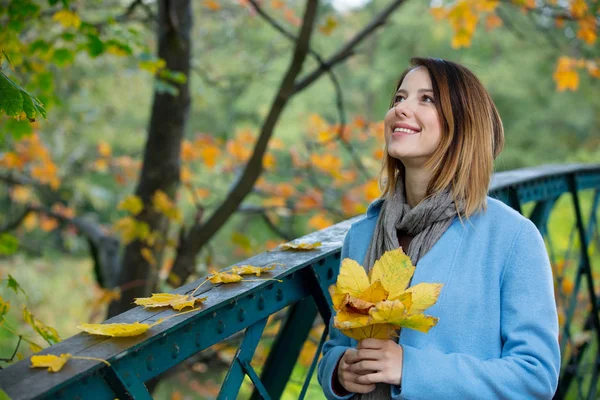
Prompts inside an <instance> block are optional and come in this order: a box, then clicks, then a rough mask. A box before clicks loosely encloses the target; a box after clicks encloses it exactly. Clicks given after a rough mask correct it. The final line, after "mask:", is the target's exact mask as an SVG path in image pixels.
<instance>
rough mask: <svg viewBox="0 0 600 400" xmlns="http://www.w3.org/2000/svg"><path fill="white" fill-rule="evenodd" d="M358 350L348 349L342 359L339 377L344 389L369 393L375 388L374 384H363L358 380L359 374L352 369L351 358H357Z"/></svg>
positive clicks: (338, 372) (339, 366)
mask: <svg viewBox="0 0 600 400" xmlns="http://www.w3.org/2000/svg"><path fill="white" fill-rule="evenodd" d="M357 353H358V350H356V349H348V350H346V351H345V352H344V355H343V356H342V358H341V359H340V362H339V364H338V370H337V379H338V381H339V383H340V384H341V385H342V387H343V388H344V389H346V390H347V391H348V392H351V393H369V392H372V391H373V390H375V385H374V384H363V383H359V382H358V378H359V375H358V374H356V373H355V372H352V371H351V370H350V368H351V366H352V364H351V362H349V360H355V359H357V358H356V354H357Z"/></svg>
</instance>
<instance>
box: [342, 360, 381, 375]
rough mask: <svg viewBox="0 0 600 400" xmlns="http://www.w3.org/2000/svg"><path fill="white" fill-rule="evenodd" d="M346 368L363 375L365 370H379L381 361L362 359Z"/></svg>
mask: <svg viewBox="0 0 600 400" xmlns="http://www.w3.org/2000/svg"><path fill="white" fill-rule="evenodd" d="M348 370H349V371H351V372H354V373H355V374H360V375H364V374H365V371H369V372H371V371H375V372H376V371H381V363H380V362H378V361H371V360H362V361H359V362H357V363H354V364H352V365H351V366H350V367H348Z"/></svg>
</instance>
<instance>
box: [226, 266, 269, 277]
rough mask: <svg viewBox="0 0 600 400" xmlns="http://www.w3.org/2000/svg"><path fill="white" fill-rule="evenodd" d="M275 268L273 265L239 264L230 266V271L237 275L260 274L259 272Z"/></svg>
mask: <svg viewBox="0 0 600 400" xmlns="http://www.w3.org/2000/svg"><path fill="white" fill-rule="evenodd" d="M274 268H275V265H270V266H268V267H255V266H253V265H240V266H236V267H232V268H231V272H233V273H234V274H238V275H256V276H260V274H261V273H263V272H267V271H271V270H273V269H274Z"/></svg>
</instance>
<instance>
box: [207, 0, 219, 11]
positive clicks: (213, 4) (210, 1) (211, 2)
mask: <svg viewBox="0 0 600 400" xmlns="http://www.w3.org/2000/svg"><path fill="white" fill-rule="evenodd" d="M204 7H206V8H208V9H209V10H212V11H217V10H219V9H221V5H220V4H219V2H217V1H215V0H204Z"/></svg>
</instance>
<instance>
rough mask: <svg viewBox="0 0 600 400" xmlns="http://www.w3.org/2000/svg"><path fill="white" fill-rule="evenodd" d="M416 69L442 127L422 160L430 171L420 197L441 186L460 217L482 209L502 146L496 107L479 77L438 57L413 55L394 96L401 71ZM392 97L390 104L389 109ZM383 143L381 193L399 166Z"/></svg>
mask: <svg viewBox="0 0 600 400" xmlns="http://www.w3.org/2000/svg"><path fill="white" fill-rule="evenodd" d="M417 67H425V68H426V69H427V71H428V72H429V76H430V78H431V83H432V85H433V92H434V96H435V106H436V108H437V112H438V115H439V116H440V122H441V126H442V136H441V139H440V143H439V145H438V148H437V149H436V150H435V152H434V153H433V154H432V156H431V158H430V159H429V160H428V161H427V162H426V164H425V167H426V168H427V169H429V170H431V171H432V172H433V174H432V178H431V181H430V182H429V185H428V187H427V192H426V197H430V196H432V195H434V194H437V193H439V192H441V191H443V190H444V189H446V188H447V187H450V188H451V193H452V196H453V198H454V200H455V202H456V204H457V207H458V204H462V205H463V207H464V208H463V210H462V215H460V213H459V217H463V216H465V217H467V218H469V217H470V216H471V215H473V214H474V213H476V212H477V211H480V210H485V208H486V196H487V193H488V187H489V184H490V180H491V177H492V173H493V170H494V159H495V158H496V157H497V156H498V154H500V152H501V151H502V148H503V146H504V128H503V127H502V120H501V119H500V115H499V114H498V110H497V109H496V106H495V105H494V102H493V101H492V98H491V97H490V95H489V93H488V92H487V90H486V89H485V88H484V87H483V85H482V84H481V82H480V81H479V79H477V77H476V76H475V75H474V74H473V73H472V72H471V71H469V70H468V69H467V68H466V67H464V66H462V65H459V64H456V63H454V62H451V61H446V60H442V59H439V58H425V57H415V58H413V59H411V67H410V68H408V69H407V70H406V71H404V72H403V73H402V76H401V77H400V79H399V81H398V83H397V85H396V89H395V90H394V94H395V93H396V91H397V90H398V89H399V88H400V86H401V85H402V81H403V80H404V78H405V77H406V75H407V74H408V73H409V72H410V71H411V70H413V69H415V68H417ZM393 105H394V101H393V97H392V101H391V103H390V108H391V107H393ZM387 147H388V145H387V143H386V145H385V152H384V154H385V155H384V157H383V162H382V166H381V172H380V174H379V185H380V188H381V190H382V192H383V193H382V197H386V196H391V195H392V194H393V192H394V188H395V187H396V182H397V181H398V179H399V177H403V176H404V165H403V164H402V162H401V161H400V160H398V159H395V158H393V157H391V156H390V155H389V154H388V148H387Z"/></svg>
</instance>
